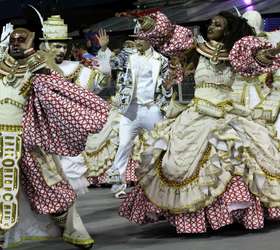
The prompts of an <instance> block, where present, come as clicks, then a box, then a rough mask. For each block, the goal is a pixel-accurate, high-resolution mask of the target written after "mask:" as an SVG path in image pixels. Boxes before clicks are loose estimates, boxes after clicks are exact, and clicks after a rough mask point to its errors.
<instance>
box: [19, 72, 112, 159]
mask: <svg viewBox="0 0 280 250" xmlns="http://www.w3.org/2000/svg"><path fill="white" fill-rule="evenodd" d="M108 111H109V106H108V104H107V103H106V102H105V101H104V100H103V99H101V98H100V97H98V96H96V95H95V94H93V93H91V92H89V91H87V90H85V89H82V88H80V87H78V86H76V85H74V84H72V83H70V82H67V81H65V80H64V79H63V78H60V77H58V76H57V75H53V74H52V75H37V76H36V78H35V79H34V82H33V91H32V94H31V96H30V98H29V101H28V104H27V107H26V109H25V113H24V117H23V143H24V146H25V147H26V148H29V149H30V148H33V147H36V146H39V147H41V148H43V149H44V150H45V151H47V152H49V153H55V154H59V155H68V156H75V155H77V154H79V153H80V152H81V151H82V150H83V149H84V146H85V142H86V139H87V136H88V134H89V133H97V132H99V131H100V130H101V129H102V127H103V125H104V124H105V123H106V121H107V116H108Z"/></svg>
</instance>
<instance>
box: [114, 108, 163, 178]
mask: <svg viewBox="0 0 280 250" xmlns="http://www.w3.org/2000/svg"><path fill="white" fill-rule="evenodd" d="M161 120H162V115H161V112H160V108H159V107H158V106H157V105H152V106H144V105H139V104H131V105H130V106H129V108H128V110H127V112H126V114H125V115H123V116H122V117H121V120H120V129H119V148H118V151H117V154H116V157H115V160H114V163H113V166H112V170H118V172H119V173H120V176H121V177H122V179H124V174H125V170H126V167H127V163H128V161H129V157H130V154H131V151H132V147H133V142H134V139H135V137H136V136H137V134H138V133H139V130H140V129H146V130H148V131H151V130H152V129H153V128H154V126H155V124H156V123H158V122H159V121H161Z"/></svg>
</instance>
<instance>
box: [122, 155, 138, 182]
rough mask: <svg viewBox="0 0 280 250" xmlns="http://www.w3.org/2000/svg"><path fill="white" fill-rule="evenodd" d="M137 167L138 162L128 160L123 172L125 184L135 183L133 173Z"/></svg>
mask: <svg viewBox="0 0 280 250" xmlns="http://www.w3.org/2000/svg"><path fill="white" fill-rule="evenodd" d="M138 167H139V162H138V161H134V160H132V159H130V160H129V162H128V164H127V167H126V172H125V179H126V182H137V177H136V173H135V171H136V169H137V168H138Z"/></svg>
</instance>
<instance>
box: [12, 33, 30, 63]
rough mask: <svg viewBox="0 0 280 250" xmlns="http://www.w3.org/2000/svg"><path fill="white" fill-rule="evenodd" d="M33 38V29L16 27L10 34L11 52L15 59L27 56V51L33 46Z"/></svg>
mask: <svg viewBox="0 0 280 250" xmlns="http://www.w3.org/2000/svg"><path fill="white" fill-rule="evenodd" d="M33 39H34V36H32V32H31V31H29V30H27V29H15V30H14V31H13V32H12V34H11V36H10V44H9V54H10V55H11V56H12V57H13V58H15V59H23V58H25V57H26V54H25V51H27V50H28V49H30V48H31V47H32V44H33Z"/></svg>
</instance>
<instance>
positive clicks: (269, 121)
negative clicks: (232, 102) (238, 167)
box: [234, 10, 280, 138]
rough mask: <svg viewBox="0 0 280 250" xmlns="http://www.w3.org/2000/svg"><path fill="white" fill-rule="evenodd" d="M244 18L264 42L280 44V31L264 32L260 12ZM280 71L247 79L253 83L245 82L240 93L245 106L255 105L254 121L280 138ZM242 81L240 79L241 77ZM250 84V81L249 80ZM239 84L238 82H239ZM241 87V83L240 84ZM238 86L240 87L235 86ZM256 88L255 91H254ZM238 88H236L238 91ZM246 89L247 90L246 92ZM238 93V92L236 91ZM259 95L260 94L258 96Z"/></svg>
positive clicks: (249, 14) (246, 13)
mask: <svg viewBox="0 0 280 250" xmlns="http://www.w3.org/2000/svg"><path fill="white" fill-rule="evenodd" d="M243 17H244V18H245V19H246V20H247V22H248V24H249V25H250V26H251V27H253V28H254V30H255V31H256V35H257V37H258V38H259V39H261V40H263V41H268V42H270V43H271V44H273V45H274V46H277V44H278V43H279V42H280V31H279V30H278V31H277V30H276V31H272V32H264V31H263V30H262V28H263V19H262V16H261V14H260V13H259V12H258V11H255V10H251V11H247V12H245V13H244V14H243ZM279 76H280V70H279V69H278V70H275V72H270V73H266V74H262V75H260V76H259V77H253V78H252V77H250V78H249V77H246V79H249V80H250V82H251V84H250V85H251V86H250V85H249V84H248V83H246V81H245V84H244V81H243V85H244V87H243V91H242V92H240V94H239V96H240V97H241V98H240V101H241V102H243V103H244V104H245V105H246V103H248V102H251V103H255V104H257V105H253V106H251V107H253V108H254V109H253V110H252V116H253V118H254V119H258V120H260V121H261V122H265V124H266V126H267V127H270V128H271V132H272V133H274V134H275V135H276V136H277V137H278V138H280V116H279V108H280V102H279V100H280V91H279V87H280V85H279V84H280V78H279ZM239 79H240V77H239ZM247 82H248V80H247ZM237 83H238V81H237ZM239 85H240V82H239ZM234 86H238V85H236V84H235V85H234ZM248 86H250V88H251V89H253V91H250V92H247V91H246V88H248ZM254 88H255V91H254ZM236 89H237V88H235V90H236ZM244 89H245V90H244ZM256 90H257V91H256ZM235 93H238V91H235ZM256 93H258V94H256ZM256 100H257V101H256Z"/></svg>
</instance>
